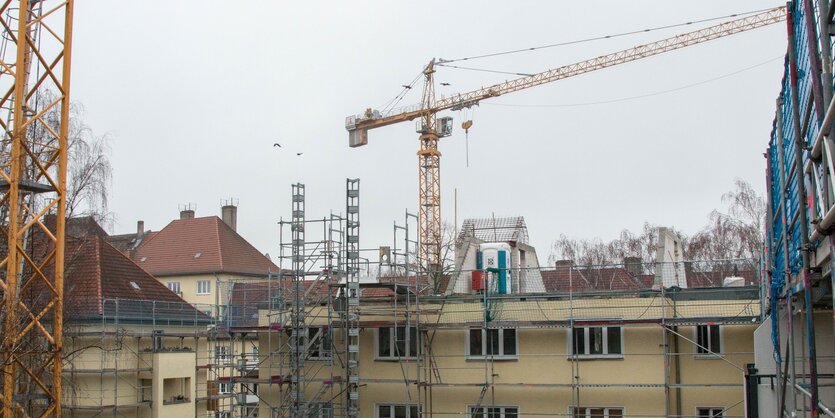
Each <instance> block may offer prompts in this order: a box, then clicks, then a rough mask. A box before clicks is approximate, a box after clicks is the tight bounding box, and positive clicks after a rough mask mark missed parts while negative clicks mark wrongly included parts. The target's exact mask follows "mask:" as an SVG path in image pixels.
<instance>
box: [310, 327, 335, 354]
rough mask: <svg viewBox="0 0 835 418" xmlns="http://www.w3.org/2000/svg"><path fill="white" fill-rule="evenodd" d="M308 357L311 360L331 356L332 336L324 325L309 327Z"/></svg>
mask: <svg viewBox="0 0 835 418" xmlns="http://www.w3.org/2000/svg"><path fill="white" fill-rule="evenodd" d="M306 343H307V345H308V353H309V355H308V357H309V358H310V359H311V360H317V359H328V358H330V357H331V350H332V348H331V336H330V333H329V332H328V330H327V329H325V328H323V327H310V328H308V329H307V342H306Z"/></svg>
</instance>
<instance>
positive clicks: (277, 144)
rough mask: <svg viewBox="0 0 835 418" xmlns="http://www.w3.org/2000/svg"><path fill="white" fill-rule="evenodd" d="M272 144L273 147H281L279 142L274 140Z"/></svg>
mask: <svg viewBox="0 0 835 418" xmlns="http://www.w3.org/2000/svg"><path fill="white" fill-rule="evenodd" d="M273 146H274V147H279V148H281V144H279V143H278V142H276V143H275V144H273Z"/></svg>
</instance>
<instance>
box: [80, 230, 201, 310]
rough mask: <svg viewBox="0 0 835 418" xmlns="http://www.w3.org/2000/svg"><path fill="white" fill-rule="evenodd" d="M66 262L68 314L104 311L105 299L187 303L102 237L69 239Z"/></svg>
mask: <svg viewBox="0 0 835 418" xmlns="http://www.w3.org/2000/svg"><path fill="white" fill-rule="evenodd" d="M65 264H66V273H65V275H64V289H65V296H64V297H65V302H64V305H65V309H66V310H67V313H68V316H69V317H72V316H74V315H75V316H79V315H80V316H89V315H102V312H103V307H102V302H101V301H102V299H119V300H120V301H125V300H130V301H152V302H161V303H171V304H176V305H178V306H180V305H183V307H184V308H185V306H184V305H187V303H186V302H185V301H184V300H183V299H181V298H180V297H179V296H177V295H176V294H175V293H174V292H172V291H171V290H169V289H168V288H167V287H165V285H163V284H162V283H160V282H159V281H157V280H156V279H155V278H154V277H153V276H151V275H150V274H148V273H147V272H145V271H144V270H142V268H140V267H139V266H137V265H136V264H135V263H134V262H133V261H131V260H130V259H129V258H127V257H125V255H124V254H122V253H121V252H119V250H117V249H116V248H114V247H113V246H112V245H110V244H108V243H107V242H106V241H105V240H104V238H103V237H100V236H88V237H86V238H81V239H74V240H71V241H68V243H67V252H66V261H65ZM134 285H135V286H134ZM185 309H188V308H185ZM192 309H193V308H192Z"/></svg>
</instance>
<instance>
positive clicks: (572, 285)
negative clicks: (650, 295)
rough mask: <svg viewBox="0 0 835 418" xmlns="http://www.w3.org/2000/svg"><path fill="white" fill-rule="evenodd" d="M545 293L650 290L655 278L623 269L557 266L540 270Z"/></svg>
mask: <svg viewBox="0 0 835 418" xmlns="http://www.w3.org/2000/svg"><path fill="white" fill-rule="evenodd" d="M540 273H541V274H542V282H543V284H544V285H545V291H546V292H566V291H568V290H569V289H572V290H573V291H575V292H576V291H583V290H638V289H651V288H652V284H653V282H654V281H655V276H653V275H647V274H641V275H636V274H632V273H630V272H629V271H628V270H627V269H626V268H623V267H588V266H563V265H560V266H557V268H555V269H553V270H541V272H540Z"/></svg>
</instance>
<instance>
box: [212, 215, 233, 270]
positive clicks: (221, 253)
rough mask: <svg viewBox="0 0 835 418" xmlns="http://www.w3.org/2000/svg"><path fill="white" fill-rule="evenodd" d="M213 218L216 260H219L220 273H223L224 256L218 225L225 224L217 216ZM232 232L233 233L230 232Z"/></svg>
mask: <svg viewBox="0 0 835 418" xmlns="http://www.w3.org/2000/svg"><path fill="white" fill-rule="evenodd" d="M214 218H215V235H217V240H216V241H215V242H217V254H218V255H219V257H218V258H219V259H220V271H224V266H223V264H224V263H223V259H224V258H226V255H225V254H224V251H223V244H222V243H221V242H220V228H221V226H220V224H224V225H226V222H223V220H222V219H220V218H219V217H218V216H217V215H214ZM230 229H231V228H230ZM232 232H235V231H232Z"/></svg>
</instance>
